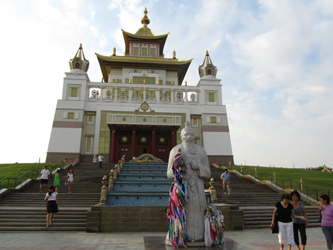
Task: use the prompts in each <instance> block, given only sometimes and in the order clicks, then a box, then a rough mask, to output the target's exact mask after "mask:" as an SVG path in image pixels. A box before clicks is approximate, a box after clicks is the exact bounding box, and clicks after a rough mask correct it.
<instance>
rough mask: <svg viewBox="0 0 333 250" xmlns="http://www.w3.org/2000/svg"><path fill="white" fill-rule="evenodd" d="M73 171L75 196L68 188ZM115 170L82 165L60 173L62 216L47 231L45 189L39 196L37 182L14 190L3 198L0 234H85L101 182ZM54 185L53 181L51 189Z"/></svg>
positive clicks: (0, 208) (56, 218) (54, 220)
mask: <svg viewBox="0 0 333 250" xmlns="http://www.w3.org/2000/svg"><path fill="white" fill-rule="evenodd" d="M70 168H72V169H73V170H74V174H75V181H74V184H73V185H72V193H70V194H68V187H67V186H65V185H64V183H65V179H66V175H67V173H68V170H69V169H70ZM110 169H111V165H110V164H104V165H103V168H102V169H100V168H99V167H98V165H97V163H95V164H86V163H83V164H81V163H80V164H78V165H76V166H73V167H69V168H67V170H64V169H62V170H60V174H62V175H63V177H62V178H61V179H60V181H61V184H62V185H61V186H60V187H59V194H58V199H59V213H57V214H55V215H54V219H53V223H52V224H51V225H50V227H49V228H47V229H46V227H45V226H46V222H45V219H46V202H45V201H44V196H45V193H46V192H45V188H44V186H43V188H42V192H41V193H39V181H37V180H33V181H31V182H30V183H29V184H28V185H27V186H26V187H23V188H21V189H20V190H12V192H9V193H6V194H4V195H3V196H1V198H0V231H42V230H47V231H85V230H86V213H87V211H88V210H90V206H92V205H95V204H97V203H99V199H100V191H101V186H102V184H101V180H102V177H103V175H107V174H108V173H109V171H110ZM50 185H53V177H52V178H51V181H49V184H48V186H50Z"/></svg>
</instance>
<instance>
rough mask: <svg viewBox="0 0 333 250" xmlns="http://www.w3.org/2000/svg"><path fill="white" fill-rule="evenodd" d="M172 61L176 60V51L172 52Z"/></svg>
mask: <svg viewBox="0 0 333 250" xmlns="http://www.w3.org/2000/svg"><path fill="white" fill-rule="evenodd" d="M172 59H176V51H175V50H174V51H173V52H172Z"/></svg>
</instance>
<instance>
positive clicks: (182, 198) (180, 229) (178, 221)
mask: <svg viewBox="0 0 333 250" xmlns="http://www.w3.org/2000/svg"><path fill="white" fill-rule="evenodd" d="M172 170H173V173H174V176H175V177H174V182H173V183H172V184H171V187H170V190H169V208H168V212H167V220H168V226H169V230H168V239H169V241H170V242H171V243H172V245H173V246H175V247H186V245H185V239H186V214H185V207H184V203H185V202H186V201H187V199H188V197H187V189H186V181H185V173H186V166H185V163H184V160H183V158H182V156H181V155H179V154H177V155H176V156H175V160H174V162H173V165H172Z"/></svg>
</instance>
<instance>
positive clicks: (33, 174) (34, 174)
mask: <svg viewBox="0 0 333 250" xmlns="http://www.w3.org/2000/svg"><path fill="white" fill-rule="evenodd" d="M62 166H63V163H62V162H61V161H59V162H57V163H56V164H55V165H53V166H52V165H48V169H49V171H50V173H52V170H53V169H57V168H62ZM42 169H44V167H42V168H40V169H38V167H37V165H36V169H30V170H28V171H27V172H25V173H23V174H22V175H20V176H18V177H5V178H3V179H1V180H0V189H1V188H7V189H8V188H15V187H16V186H18V185H20V184H21V183H23V182H24V181H26V180H27V179H32V180H33V179H37V178H38V177H39V175H40V171H42ZM6 181H7V185H6V184H5V186H3V183H5V182H6ZM13 184H14V185H13Z"/></svg>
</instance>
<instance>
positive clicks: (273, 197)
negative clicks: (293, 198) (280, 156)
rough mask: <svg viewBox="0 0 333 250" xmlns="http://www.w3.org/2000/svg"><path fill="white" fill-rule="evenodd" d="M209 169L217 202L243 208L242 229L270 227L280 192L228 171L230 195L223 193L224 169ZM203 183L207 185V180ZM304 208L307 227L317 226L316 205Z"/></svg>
mask: <svg viewBox="0 0 333 250" xmlns="http://www.w3.org/2000/svg"><path fill="white" fill-rule="evenodd" d="M211 171H212V177H213V178H214V180H215V184H214V187H215V188H216V192H217V203H218V204H221V203H222V204H229V205H233V206H238V207H239V209H240V210H243V217H244V229H250V228H270V224H271V221H272V214H273V211H274V207H275V204H276V202H278V201H279V200H280V199H281V194H282V193H277V192H275V191H273V190H272V189H270V188H269V187H267V186H266V185H262V184H257V183H254V182H252V181H251V180H249V179H248V178H243V177H238V176H237V175H236V174H234V173H230V174H231V195H230V196H229V195H225V194H224V193H223V185H222V180H221V178H220V176H221V174H222V173H223V172H224V170H223V169H221V168H215V167H213V166H211ZM205 184H206V185H208V184H209V183H208V181H207V183H205ZM305 210H306V212H307V215H308V221H309V227H319V226H320V223H319V222H318V220H319V216H318V214H317V210H318V207H316V206H310V205H308V204H306V203H305Z"/></svg>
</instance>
